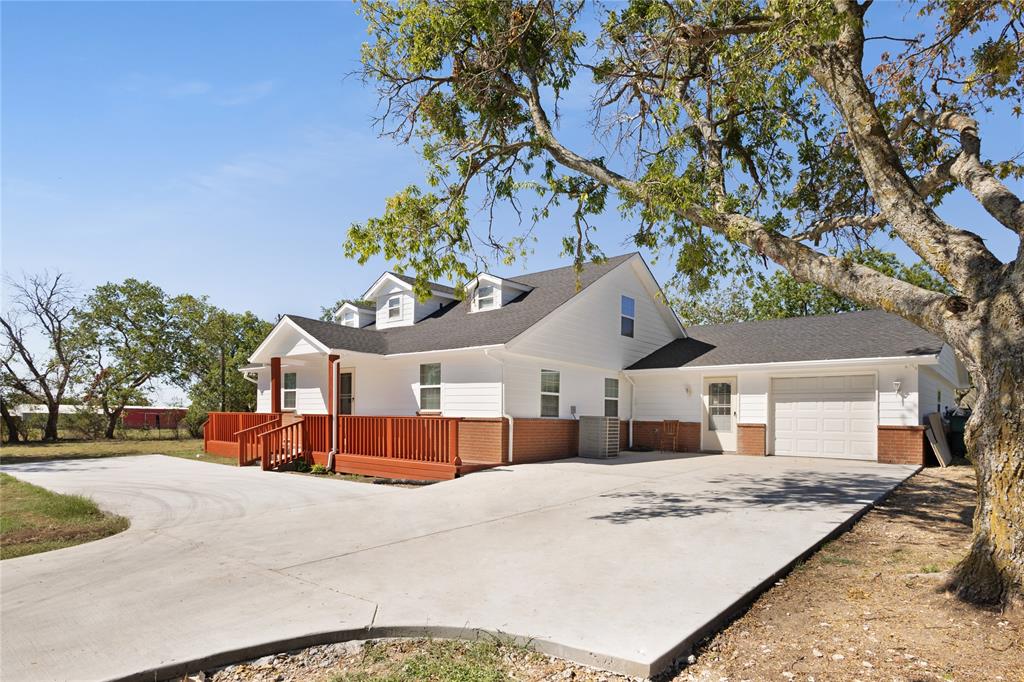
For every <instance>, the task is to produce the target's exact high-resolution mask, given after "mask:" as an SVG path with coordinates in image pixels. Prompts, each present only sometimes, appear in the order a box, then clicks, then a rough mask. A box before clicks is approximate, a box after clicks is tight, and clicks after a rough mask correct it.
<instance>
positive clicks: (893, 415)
mask: <svg viewBox="0 0 1024 682" xmlns="http://www.w3.org/2000/svg"><path fill="white" fill-rule="evenodd" d="M822 374H846V375H850V374H871V375H873V376H877V377H878V384H877V385H878V423H879V424H880V425H886V426H888V425H899V426H910V425H916V424H918V423H920V421H919V420H920V417H919V415H918V369H917V367H916V366H915V365H910V364H907V365H899V364H897V365H891V364H888V365H883V364H870V363H865V364H863V365H856V366H841V367H832V368H828V367H827V366H814V367H813V368H808V369H804V370H793V369H787V370H782V369H780V370H775V371H768V370H764V369H752V370H706V371H702V370H699V369H693V370H686V371H678V370H671V369H670V370H666V371H665V372H660V373H650V374H643V373H635V374H631V377H632V378H633V380H634V381H635V382H636V386H637V389H636V419H638V420H652V421H658V420H662V419H678V420H680V421H691V422H700V421H702V412H701V399H700V395H701V391H702V390H703V385H704V384H703V377H705V376H723V377H724V376H735V377H736V381H737V386H736V391H737V394H738V398H739V400H738V407H739V415H738V417H737V421H738V423H740V424H769V423H770V419H771V414H770V412H771V410H770V402H771V393H770V389H771V379H772V377H773V376H800V375H803V376H817V375H822ZM896 380H899V381H900V392H899V394H898V395H897V394H896V393H895V391H894V390H893V381H896ZM687 386H689V387H690V395H687V394H686V387H687ZM943 399H945V391H943ZM933 402H934V401H933ZM769 442H770V438H769Z"/></svg>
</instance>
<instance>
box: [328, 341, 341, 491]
mask: <svg viewBox="0 0 1024 682" xmlns="http://www.w3.org/2000/svg"><path fill="white" fill-rule="evenodd" d="M339 362H341V356H340V355H339V356H338V359H337V360H335V361H334V362H332V363H331V374H332V376H331V385H332V386H334V391H333V393H334V400H332V401H331V451H330V452H328V453H327V470H328V471H334V455H336V454H337V452H338V363H339Z"/></svg>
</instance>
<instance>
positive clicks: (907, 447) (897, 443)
mask: <svg viewBox="0 0 1024 682" xmlns="http://www.w3.org/2000/svg"><path fill="white" fill-rule="evenodd" d="M926 443H927V441H926V439H925V435H924V427H923V426H879V427H878V461H879V462H881V463H882V464H917V465H920V466H924V463H925V459H926V457H927V453H928V446H927V445H926Z"/></svg>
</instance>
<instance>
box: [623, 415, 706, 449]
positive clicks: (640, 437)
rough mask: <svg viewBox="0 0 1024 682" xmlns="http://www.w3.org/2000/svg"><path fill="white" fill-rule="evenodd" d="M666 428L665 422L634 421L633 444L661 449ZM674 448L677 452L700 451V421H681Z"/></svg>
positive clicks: (639, 446)
mask: <svg viewBox="0 0 1024 682" xmlns="http://www.w3.org/2000/svg"><path fill="white" fill-rule="evenodd" d="M627 428H628V425H627ZM664 428H665V423H664V422H651V421H635V422H633V445H634V446H635V447H638V448H650V449H652V450H660V449H661V433H662V430H663V429H664ZM674 450H675V452H700V423H698V422H679V425H678V427H677V430H676V443H675V448H674Z"/></svg>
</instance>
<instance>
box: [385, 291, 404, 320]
mask: <svg viewBox="0 0 1024 682" xmlns="http://www.w3.org/2000/svg"><path fill="white" fill-rule="evenodd" d="M400 317H402V299H401V298H400V297H399V296H392V297H391V298H389V299H388V319H389V320H397V319H398V318H400Z"/></svg>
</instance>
